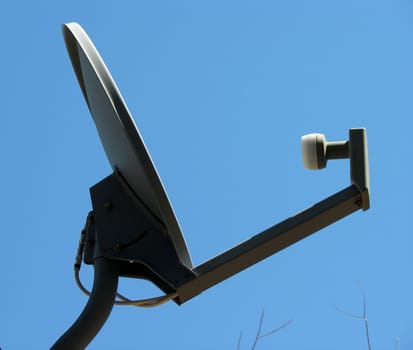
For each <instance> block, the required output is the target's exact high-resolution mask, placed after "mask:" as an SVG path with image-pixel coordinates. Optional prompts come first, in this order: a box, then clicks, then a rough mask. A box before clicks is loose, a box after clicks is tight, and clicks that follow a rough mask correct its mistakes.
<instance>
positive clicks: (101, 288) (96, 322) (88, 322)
mask: <svg viewBox="0 0 413 350" xmlns="http://www.w3.org/2000/svg"><path fill="white" fill-rule="evenodd" d="M94 269H95V276H94V280H93V289H92V293H91V295H90V298H89V301H88V302H87V304H86V306H85V308H84V309H83V311H82V313H81V314H80V316H79V317H78V319H77V320H76V321H75V323H73V325H72V326H71V327H70V328H69V329H68V330H67V331H66V333H65V334H63V335H62V336H61V337H60V338H59V340H58V341H57V342H56V343H55V344H54V345H53V346H52V347H51V349H52V350H69V349H71V350H77V349H79V350H80V349H84V348H86V346H87V345H88V344H89V343H90V342H91V341H92V339H93V338H94V337H95V336H96V334H97V333H98V332H99V331H100V329H101V328H102V327H103V325H104V323H105V322H106V320H107V318H108V317H109V315H110V312H111V311H112V308H113V303H114V301H115V297H116V291H117V289H118V279H119V264H118V262H116V261H113V260H108V259H105V258H98V259H96V260H95V262H94Z"/></svg>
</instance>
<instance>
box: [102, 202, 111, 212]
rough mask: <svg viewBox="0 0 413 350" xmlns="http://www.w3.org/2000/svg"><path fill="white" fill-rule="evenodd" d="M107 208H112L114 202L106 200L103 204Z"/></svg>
mask: <svg viewBox="0 0 413 350" xmlns="http://www.w3.org/2000/svg"><path fill="white" fill-rule="evenodd" d="M103 206H104V207H105V209H106V210H111V209H112V203H111V202H105V203H104V204H103Z"/></svg>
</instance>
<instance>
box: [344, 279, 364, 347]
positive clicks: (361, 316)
mask: <svg viewBox="0 0 413 350" xmlns="http://www.w3.org/2000/svg"><path fill="white" fill-rule="evenodd" d="M359 288H360V290H361V294H362V296H363V314H362V315H357V314H353V313H350V312H347V311H344V310H343V309H340V308H339V307H336V310H337V311H339V312H341V313H343V314H344V315H346V316H349V317H353V318H358V319H361V320H363V321H364V327H365V330H366V338H367V346H368V350H371V341H370V332H369V322H368V319H367V302H366V293H365V292H364V289H363V287H362V286H361V285H359Z"/></svg>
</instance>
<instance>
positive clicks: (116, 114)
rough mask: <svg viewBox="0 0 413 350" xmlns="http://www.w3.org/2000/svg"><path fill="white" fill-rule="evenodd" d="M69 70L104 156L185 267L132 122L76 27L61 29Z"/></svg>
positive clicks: (180, 242) (180, 240) (178, 235)
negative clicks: (165, 234)
mask: <svg viewBox="0 0 413 350" xmlns="http://www.w3.org/2000/svg"><path fill="white" fill-rule="evenodd" d="M63 34H64V39H65V42H66V46H67V49H68V52H69V56H70V60H71V62H72V65H73V69H74V71H75V73H76V77H77V80H78V82H79V84H80V87H81V89H82V92H83V96H84V98H85V100H86V103H87V105H88V107H89V110H90V113H91V114H92V117H93V120H94V122H95V125H96V128H97V131H98V134H99V136H100V139H101V141H102V144H103V148H104V150H105V153H106V156H107V158H108V160H109V162H110V164H111V166H112V168H113V169H114V170H115V171H117V172H119V173H120V175H121V176H122V177H123V179H124V180H125V181H126V183H127V184H128V185H129V187H130V188H131V190H132V191H133V192H134V193H135V195H136V196H137V197H138V198H139V199H140V201H141V202H142V204H143V205H144V206H145V207H146V208H147V209H148V210H149V211H150V212H151V213H152V215H153V216H154V217H155V218H156V219H157V220H158V221H160V222H161V223H162V224H163V225H164V226H166V229H167V231H168V234H169V236H170V239H171V241H172V243H173V245H174V248H175V250H176V253H177V255H178V257H179V259H180V261H181V263H182V264H184V265H185V266H186V267H188V268H192V262H191V258H190V255H189V252H188V248H187V246H186V243H185V239H184V237H183V234H182V232H181V229H180V227H179V224H178V221H177V219H176V217H175V214H174V211H173V209H172V206H171V204H170V202H169V200H168V196H167V194H166V192H165V190H164V187H163V185H162V182H161V180H160V178H159V176H158V173H157V171H156V168H155V166H154V164H153V162H152V159H151V157H150V155H149V152H148V150H147V148H146V146H145V143H144V141H143V139H142V137H141V135H140V133H139V130H138V128H137V127H136V125H135V123H134V121H133V118H132V116H131V114H130V112H129V110H128V108H127V106H126V104H125V102H124V100H123V98H122V96H121V94H120V92H119V90H118V88H117V86H116V84H115V82H114V80H113V79H112V76H111V75H110V73H109V70H108V69H107V67H106V65H105V63H104V62H103V60H102V58H101V57H100V55H99V52H98V51H97V49H96V48H95V46H94V45H93V43H92V41H91V40H90V38H89V37H88V35H87V34H86V32H85V31H84V30H83V29H82V27H81V26H80V25H79V24H77V23H68V24H64V25H63Z"/></svg>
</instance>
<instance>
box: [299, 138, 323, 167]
mask: <svg viewBox="0 0 413 350" xmlns="http://www.w3.org/2000/svg"><path fill="white" fill-rule="evenodd" d="M301 150H302V157H303V164H304V168H306V169H322V168H325V167H326V165H327V159H326V151H327V140H326V137H325V136H324V135H323V134H308V135H304V136H302V137H301Z"/></svg>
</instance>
